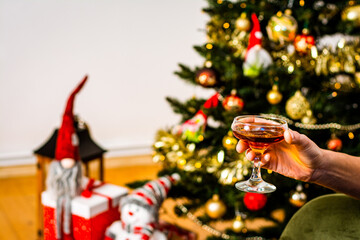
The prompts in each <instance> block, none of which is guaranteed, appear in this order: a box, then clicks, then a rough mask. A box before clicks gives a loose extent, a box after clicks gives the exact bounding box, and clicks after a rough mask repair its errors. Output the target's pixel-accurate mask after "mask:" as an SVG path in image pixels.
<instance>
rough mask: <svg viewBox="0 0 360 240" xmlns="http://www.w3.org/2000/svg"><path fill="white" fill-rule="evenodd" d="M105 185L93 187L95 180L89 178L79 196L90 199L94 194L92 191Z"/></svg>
mask: <svg viewBox="0 0 360 240" xmlns="http://www.w3.org/2000/svg"><path fill="white" fill-rule="evenodd" d="M104 184H105V183H103V182H102V183H100V184H97V185H95V179H93V178H90V179H89V182H88V183H87V185H86V187H85V189H84V190H83V191H82V193H81V196H83V197H84V198H91V196H92V195H93V193H94V191H93V190H94V189H96V188H98V187H101V186H102V185H104Z"/></svg>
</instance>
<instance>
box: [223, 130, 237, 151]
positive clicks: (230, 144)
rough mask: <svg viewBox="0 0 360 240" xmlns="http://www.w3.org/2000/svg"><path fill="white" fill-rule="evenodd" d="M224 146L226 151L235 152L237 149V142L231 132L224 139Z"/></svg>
mask: <svg viewBox="0 0 360 240" xmlns="http://www.w3.org/2000/svg"><path fill="white" fill-rule="evenodd" d="M222 144H223V146H224V148H225V149H226V150H234V149H235V147H236V144H237V140H236V138H235V137H234V136H233V134H232V132H231V131H229V132H228V134H227V135H226V136H225V137H224V138H223V140H222Z"/></svg>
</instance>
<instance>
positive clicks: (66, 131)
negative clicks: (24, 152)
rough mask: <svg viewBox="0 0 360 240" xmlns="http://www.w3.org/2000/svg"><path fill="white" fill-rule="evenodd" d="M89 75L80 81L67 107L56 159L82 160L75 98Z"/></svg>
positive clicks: (59, 135) (58, 140) (58, 138)
mask: <svg viewBox="0 0 360 240" xmlns="http://www.w3.org/2000/svg"><path fill="white" fill-rule="evenodd" d="M87 78H88V77H87V76H85V77H84V79H83V80H82V81H81V82H80V84H79V85H78V86H77V87H76V88H75V90H74V91H73V92H72V93H71V95H70V97H69V99H68V101H67V104H66V108H65V112H64V115H63V121H62V124H61V127H60V129H59V132H58V136H57V141H56V149H55V159H56V160H59V161H60V160H62V159H64V158H71V159H74V160H80V154H79V140H78V138H77V135H76V131H75V126H74V114H73V107H74V99H75V95H76V94H77V93H78V92H79V91H80V90H81V88H82V87H83V86H84V84H85V82H86V80H87Z"/></svg>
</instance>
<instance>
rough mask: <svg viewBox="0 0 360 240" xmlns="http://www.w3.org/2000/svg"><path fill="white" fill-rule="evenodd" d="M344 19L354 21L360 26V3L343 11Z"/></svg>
mask: <svg viewBox="0 0 360 240" xmlns="http://www.w3.org/2000/svg"><path fill="white" fill-rule="evenodd" d="M341 18H342V20H344V21H349V22H352V23H353V24H354V25H355V26H356V27H359V26H360V5H354V6H350V7H347V8H345V9H344V11H343V12H342V13H341Z"/></svg>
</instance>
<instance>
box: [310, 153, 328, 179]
mask: <svg viewBox="0 0 360 240" xmlns="http://www.w3.org/2000/svg"><path fill="white" fill-rule="evenodd" d="M319 150H320V154H319V156H318V158H317V159H316V164H314V166H313V173H312V175H311V177H310V180H309V182H312V183H316V184H320V185H321V184H322V183H323V180H324V178H326V175H327V172H328V169H329V164H330V161H331V160H330V157H331V154H330V155H329V150H325V149H321V148H319Z"/></svg>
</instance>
